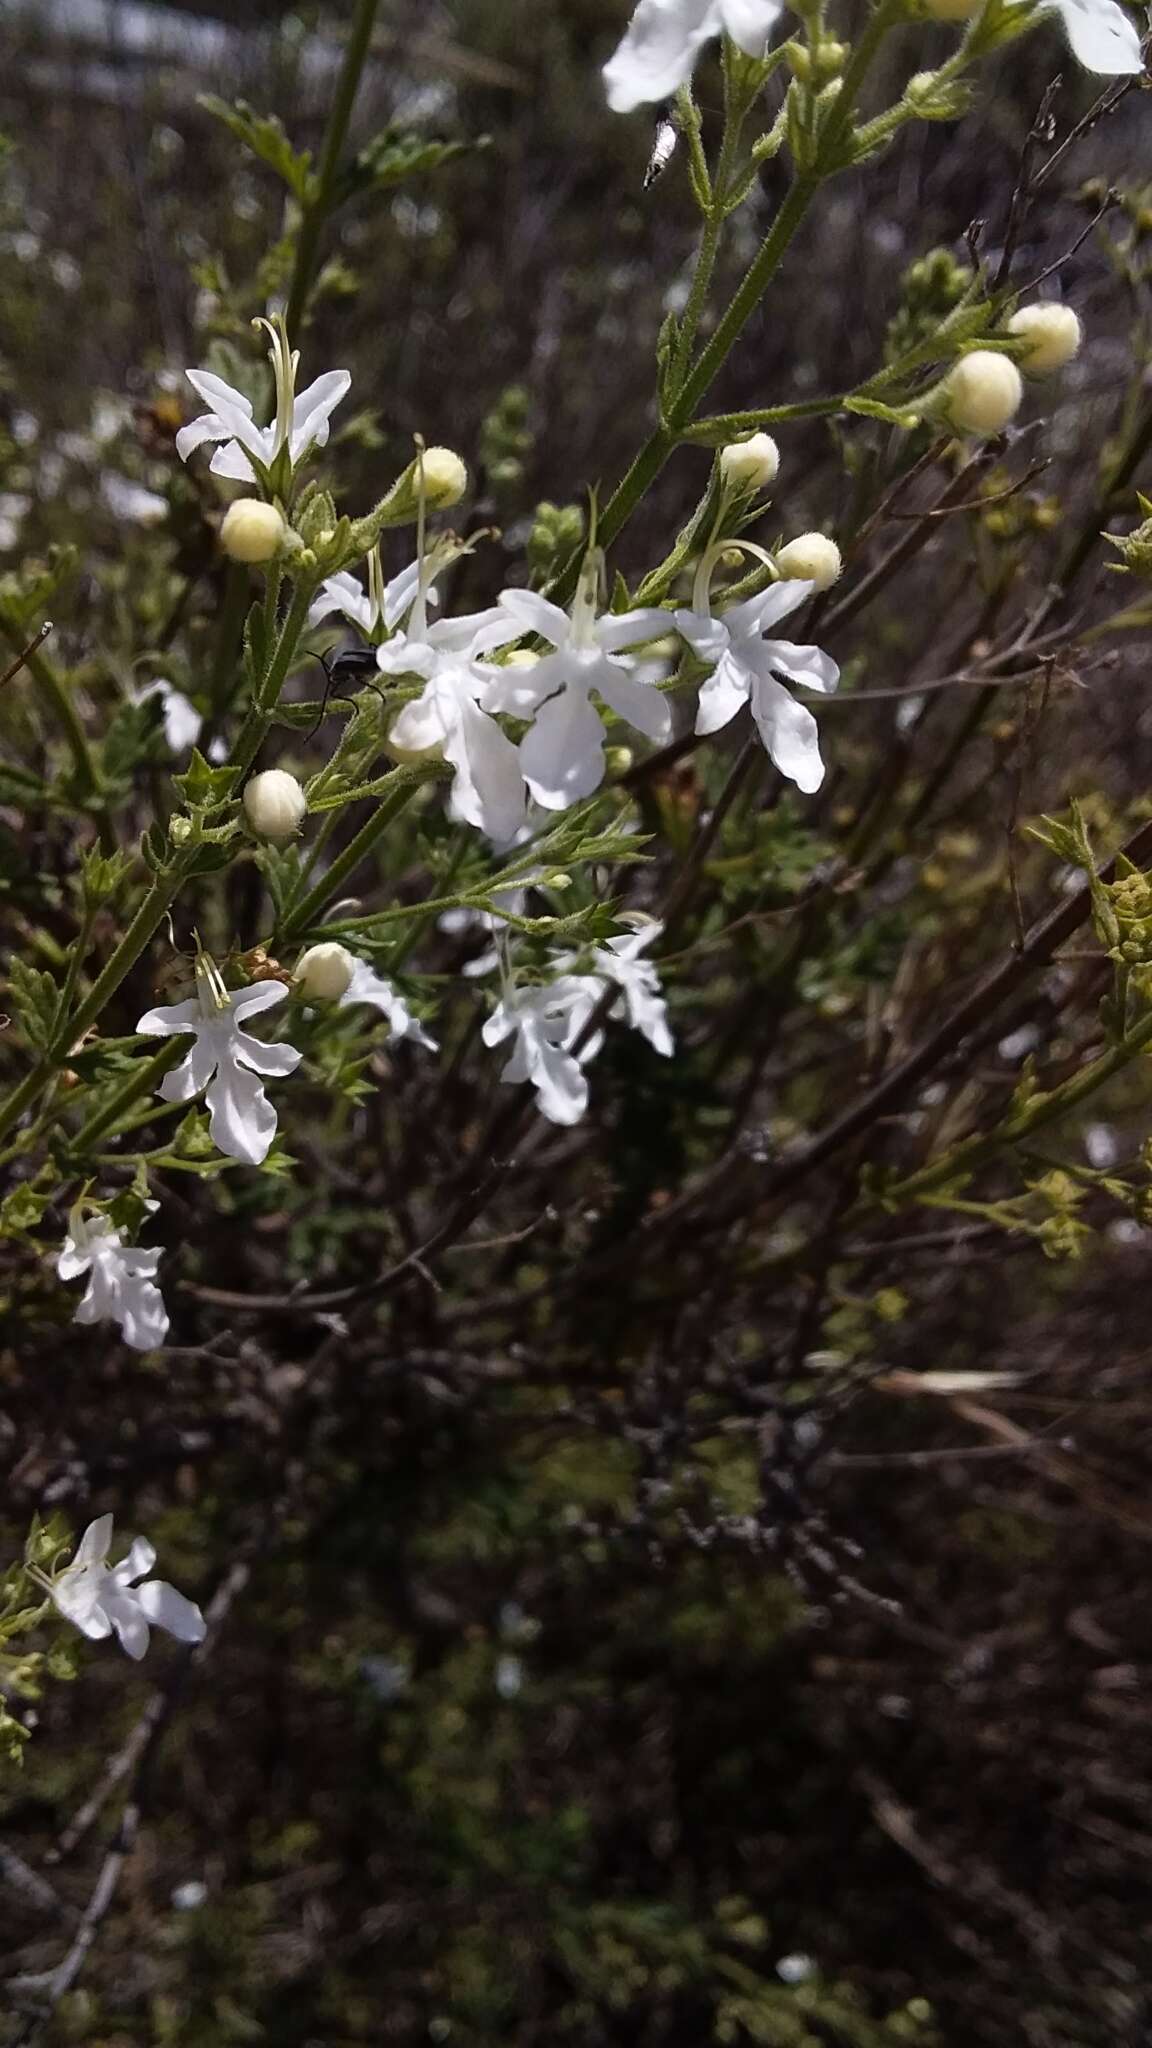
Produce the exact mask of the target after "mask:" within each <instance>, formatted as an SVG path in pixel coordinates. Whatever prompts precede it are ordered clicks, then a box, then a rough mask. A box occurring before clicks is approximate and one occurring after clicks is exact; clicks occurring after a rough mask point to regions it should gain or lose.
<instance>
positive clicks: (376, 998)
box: [337, 960, 437, 1052]
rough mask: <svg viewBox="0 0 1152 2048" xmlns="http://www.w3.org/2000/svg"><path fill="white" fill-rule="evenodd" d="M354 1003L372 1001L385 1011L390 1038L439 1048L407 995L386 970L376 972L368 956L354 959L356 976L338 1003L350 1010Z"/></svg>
mask: <svg viewBox="0 0 1152 2048" xmlns="http://www.w3.org/2000/svg"><path fill="white" fill-rule="evenodd" d="M352 1003H371V1004H372V1006H373V1008H374V1009H377V1010H379V1011H381V1012H382V1014H383V1015H384V1016H385V1017H387V1019H388V1022H389V1024H390V1025H391V1030H390V1031H389V1033H388V1036H389V1038H411V1039H414V1040H415V1042H416V1044H417V1045H426V1046H427V1048H428V1050H429V1052H435V1051H436V1050H437V1044H436V1040H435V1039H434V1038H430V1037H429V1036H428V1033H427V1032H426V1031H425V1029H424V1026H423V1025H422V1024H421V1022H420V1020H419V1018H417V1017H414V1016H413V1015H412V1012H411V1010H410V1009H409V1008H408V1005H407V1003H406V1002H405V1001H404V998H403V996H402V995H401V994H400V993H399V991H398V990H397V989H394V988H393V986H392V983H391V982H390V981H386V980H385V979H384V976H383V975H382V974H376V973H375V972H374V971H373V969H372V968H371V967H370V966H369V964H368V962H367V960H354V964H353V968H352V979H351V981H350V982H349V983H348V987H347V989H346V990H345V992H344V994H343V995H342V996H341V997H340V1001H339V1004H338V1005H337V1007H338V1008H339V1009H341V1010H346V1009H348V1007H349V1006H350V1005H351V1004H352Z"/></svg>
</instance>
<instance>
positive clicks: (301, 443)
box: [289, 370, 352, 462]
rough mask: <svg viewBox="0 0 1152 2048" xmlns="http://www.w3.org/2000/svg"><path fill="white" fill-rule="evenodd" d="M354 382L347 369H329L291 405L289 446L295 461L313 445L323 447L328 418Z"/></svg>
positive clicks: (326, 436) (326, 433) (327, 431)
mask: <svg viewBox="0 0 1152 2048" xmlns="http://www.w3.org/2000/svg"><path fill="white" fill-rule="evenodd" d="M351 383H352V378H351V374H350V373H349V371H347V370H326V371H325V372H324V375H323V376H322V377H317V378H316V381H315V383H313V384H309V386H308V389H307V390H306V391H302V392H301V393H300V396H299V398H297V399H296V400H295V401H294V403H293V406H292V431H291V435H290V437H289V448H290V451H291V455H292V460H293V462H299V461H300V460H301V459H302V458H303V456H305V455H306V454H307V452H308V450H309V448H311V447H316V448H323V447H324V446H325V444H326V442H327V440H328V435H329V432H330V427H329V421H330V419H331V416H332V414H333V413H334V412H335V410H336V407H337V406H338V405H339V403H340V400H341V399H342V398H343V397H344V396H345V394H346V392H347V391H348V390H349V388H350V386H351Z"/></svg>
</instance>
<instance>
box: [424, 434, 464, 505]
mask: <svg viewBox="0 0 1152 2048" xmlns="http://www.w3.org/2000/svg"><path fill="white" fill-rule="evenodd" d="M421 467H422V468H423V471H424V495H425V497H426V498H427V500H428V503H429V504H430V505H435V506H436V507H437V508H438V509H439V510H441V511H444V510H446V509H447V507H448V506H449V505H458V504H459V503H460V500H461V498H462V497H463V496H464V493H465V491H466V490H467V489H468V470H467V466H466V464H465V463H464V462H463V460H462V459H461V457H460V456H459V455H457V454H456V452H455V450H454V449H452V448H426V449H425V450H424V454H423V458H422V461H421V462H420V463H418V464H417V469H418V470H419V469H420V468H421Z"/></svg>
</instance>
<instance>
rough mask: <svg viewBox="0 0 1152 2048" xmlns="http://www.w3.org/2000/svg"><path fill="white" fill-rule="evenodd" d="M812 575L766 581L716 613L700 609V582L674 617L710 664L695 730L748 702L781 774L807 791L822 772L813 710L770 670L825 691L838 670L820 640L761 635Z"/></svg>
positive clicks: (801, 594)
mask: <svg viewBox="0 0 1152 2048" xmlns="http://www.w3.org/2000/svg"><path fill="white" fill-rule="evenodd" d="M813 588H814V586H813V585H812V584H811V583H805V582H797V581H789V582H786V583H772V584H770V585H769V586H768V589H767V590H762V591H761V592H760V593H759V595H758V596H756V597H749V598H746V599H745V600H744V602H743V603H742V604H735V605H732V606H731V607H730V609H729V610H728V611H726V612H724V613H723V614H722V616H720V617H719V618H717V617H714V616H713V615H712V614H710V613H709V612H708V611H707V610H706V609H705V605H706V597H705V594H704V591H703V590H700V589H698V590H697V592H696V593H695V603H694V606H693V609H692V610H691V611H682V612H677V614H676V624H677V626H678V627H679V629H680V631H681V633H682V634H683V635H684V638H685V640H687V641H688V643H689V645H690V646H691V647H692V648H694V649H695V651H696V653H697V654H698V655H699V656H700V659H701V660H702V661H709V662H712V663H713V664H714V666H713V670H712V674H711V675H710V676H709V678H708V680H707V682H706V683H704V685H703V686H702V688H701V691H700V705H699V709H698V711H697V714H696V730H697V732H698V733H709V732H719V730H720V728H721V726H723V725H727V723H728V721H729V719H731V718H734V717H735V716H736V713H737V712H738V711H739V709H740V707H741V705H742V704H745V703H748V704H750V705H751V707H752V716H753V718H754V719H755V721H756V725H757V728H758V730H759V733H760V737H761V739H762V740H763V742H764V745H765V747H766V749H767V751H768V753H769V755H770V756H771V758H772V760H773V761H774V762H775V764H776V766H777V768H778V769H779V770H780V773H781V775H785V776H787V778H788V780H789V782H794V783H795V784H796V786H797V788H798V789H802V790H805V791H806V792H809V793H810V792H811V791H812V790H815V789H819V787H820V784H821V783H822V782H823V780H824V763H823V761H822V760H821V759H820V738H819V729H818V727H817V724H816V720H815V719H814V718H813V716H812V713H811V712H810V711H809V710H807V709H806V708H805V706H804V705H803V704H797V702H796V700H795V698H794V697H791V696H789V694H788V691H787V690H786V689H785V688H784V685H783V683H781V682H779V681H778V680H777V678H776V674H775V671H776V670H777V669H782V670H783V672H784V674H785V675H786V676H789V677H791V679H792V681H793V682H795V683H802V684H803V685H804V687H805V688H806V689H808V690H819V691H820V692H821V693H823V694H827V693H828V692H829V691H831V690H834V689H835V688H836V685H837V683H838V682H839V680H840V671H839V669H838V668H837V666H836V663H835V662H834V661H833V660H832V659H831V658H830V656H829V655H827V654H822V653H821V651H820V649H819V648H818V647H802V646H797V645H796V644H795V642H794V641H791V640H772V639H769V638H768V637H767V635H768V632H769V629H770V628H771V627H772V626H776V625H779V623H780V621H781V619H786V618H787V617H788V614H789V612H794V611H795V610H796V609H797V607H798V606H799V605H802V604H803V602H804V600H805V598H806V597H809V596H810V595H811V593H812V590H813Z"/></svg>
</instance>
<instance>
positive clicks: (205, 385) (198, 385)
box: [184, 370, 252, 433]
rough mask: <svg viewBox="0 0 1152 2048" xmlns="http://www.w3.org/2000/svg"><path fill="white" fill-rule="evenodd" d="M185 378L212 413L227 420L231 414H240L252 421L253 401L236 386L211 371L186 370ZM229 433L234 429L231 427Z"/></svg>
mask: <svg viewBox="0 0 1152 2048" xmlns="http://www.w3.org/2000/svg"><path fill="white" fill-rule="evenodd" d="M184 375H185V377H186V378H187V380H188V382H189V384H190V385H191V386H192V389H193V391H194V392H195V393H196V396H197V398H202V399H203V400H204V403H205V405H207V406H208V407H209V408H210V409H211V411H212V412H215V413H219V414H220V416H221V418H222V419H226V418H227V417H228V415H229V413H232V412H238V413H239V414H240V416H241V418H242V419H249V420H250V419H251V417H252V401H251V399H250V398H245V396H244V393H243V392H242V391H237V389H236V386H235V385H234V384H226V383H225V382H224V379H223V377H217V376H216V375H215V374H214V373H213V371H211V370H185V372H184ZM228 432H229V433H231V432H232V429H231V427H229V429H228Z"/></svg>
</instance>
